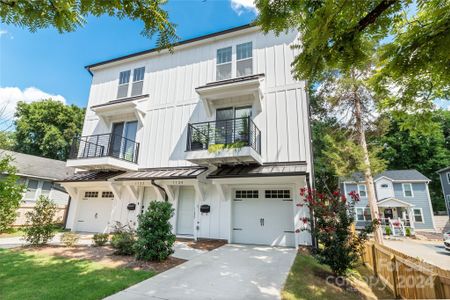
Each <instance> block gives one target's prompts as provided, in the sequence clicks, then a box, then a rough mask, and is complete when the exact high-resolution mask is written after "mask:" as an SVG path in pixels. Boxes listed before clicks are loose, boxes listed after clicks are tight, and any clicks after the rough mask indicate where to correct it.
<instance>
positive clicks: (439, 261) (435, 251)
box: [384, 239, 450, 270]
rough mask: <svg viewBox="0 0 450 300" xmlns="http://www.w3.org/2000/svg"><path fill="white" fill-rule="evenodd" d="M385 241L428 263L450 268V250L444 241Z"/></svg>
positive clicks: (392, 246) (394, 247)
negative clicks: (446, 247)
mask: <svg viewBox="0 0 450 300" xmlns="http://www.w3.org/2000/svg"><path fill="white" fill-rule="evenodd" d="M384 243H385V245H386V246H388V247H391V248H393V249H395V250H398V251H401V252H403V253H405V254H407V255H409V256H412V257H418V258H420V259H423V260H424V261H425V262H427V263H430V264H433V265H436V266H438V267H440V268H442V269H447V270H450V251H446V250H445V248H444V243H443V242H440V241H436V242H435V241H419V240H410V239H402V240H399V241H397V240H385V241H384Z"/></svg>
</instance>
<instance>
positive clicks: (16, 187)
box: [0, 156, 25, 232]
mask: <svg viewBox="0 0 450 300" xmlns="http://www.w3.org/2000/svg"><path fill="white" fill-rule="evenodd" d="M11 160H12V158H11V157H10V156H6V157H4V158H2V159H0V232H2V231H5V230H7V229H8V228H9V227H10V226H11V224H12V223H13V222H14V221H15V220H16V218H17V212H16V211H17V209H18V208H19V206H20V200H21V199H22V192H23V190H24V188H25V187H24V186H23V185H22V184H19V183H18V180H19V177H18V176H17V175H16V171H17V170H16V168H15V167H14V166H12V165H11Z"/></svg>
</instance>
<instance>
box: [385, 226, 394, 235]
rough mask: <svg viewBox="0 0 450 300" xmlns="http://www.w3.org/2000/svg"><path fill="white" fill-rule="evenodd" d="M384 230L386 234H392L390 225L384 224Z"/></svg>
mask: <svg viewBox="0 0 450 300" xmlns="http://www.w3.org/2000/svg"><path fill="white" fill-rule="evenodd" d="M384 231H385V233H386V235H391V234H392V230H391V227H389V226H386V228H385V229H384Z"/></svg>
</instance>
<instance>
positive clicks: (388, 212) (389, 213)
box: [384, 208, 394, 219]
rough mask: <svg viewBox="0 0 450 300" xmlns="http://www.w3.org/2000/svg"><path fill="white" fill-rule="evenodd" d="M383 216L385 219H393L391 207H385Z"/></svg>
mask: <svg viewBox="0 0 450 300" xmlns="http://www.w3.org/2000/svg"><path fill="white" fill-rule="evenodd" d="M384 217H385V218H386V219H393V218H394V212H393V211H392V208H385V209H384Z"/></svg>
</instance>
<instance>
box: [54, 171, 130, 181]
mask: <svg viewBox="0 0 450 300" xmlns="http://www.w3.org/2000/svg"><path fill="white" fill-rule="evenodd" d="M123 173H124V172H123V171H93V172H80V173H75V174H73V175H72V176H69V177H67V178H65V179H63V180H59V181H58V182H83V181H107V180H108V179H111V178H113V177H115V176H118V175H120V174H123Z"/></svg>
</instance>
